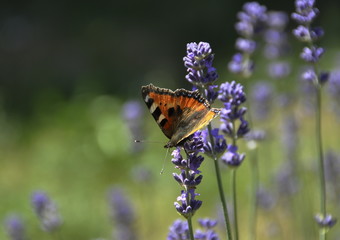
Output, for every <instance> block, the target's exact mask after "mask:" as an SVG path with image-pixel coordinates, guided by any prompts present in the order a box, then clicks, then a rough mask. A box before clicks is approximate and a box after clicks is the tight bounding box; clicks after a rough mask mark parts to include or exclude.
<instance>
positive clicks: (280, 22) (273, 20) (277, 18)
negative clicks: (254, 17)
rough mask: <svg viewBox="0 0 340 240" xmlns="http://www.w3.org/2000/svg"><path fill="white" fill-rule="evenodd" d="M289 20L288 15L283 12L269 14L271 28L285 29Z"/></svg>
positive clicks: (269, 12) (268, 21)
mask: <svg viewBox="0 0 340 240" xmlns="http://www.w3.org/2000/svg"><path fill="white" fill-rule="evenodd" d="M288 21H289V18H288V15H287V13H285V12H281V11H268V12H267V21H266V22H267V25H268V26H269V27H270V28H275V29H284V28H285V27H286V26H287V24H288Z"/></svg>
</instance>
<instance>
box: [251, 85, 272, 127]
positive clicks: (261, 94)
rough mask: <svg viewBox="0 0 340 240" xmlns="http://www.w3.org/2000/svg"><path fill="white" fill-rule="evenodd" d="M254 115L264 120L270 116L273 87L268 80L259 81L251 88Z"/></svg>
mask: <svg viewBox="0 0 340 240" xmlns="http://www.w3.org/2000/svg"><path fill="white" fill-rule="evenodd" d="M251 99H252V104H253V108H252V110H253V116H254V117H255V118H257V119H260V120H264V119H266V118H268V115H269V113H270V110H271V107H272V104H271V103H272V102H273V87H272V85H271V84H269V83H267V82H257V83H256V84H255V85H254V86H253V87H252V90H251Z"/></svg>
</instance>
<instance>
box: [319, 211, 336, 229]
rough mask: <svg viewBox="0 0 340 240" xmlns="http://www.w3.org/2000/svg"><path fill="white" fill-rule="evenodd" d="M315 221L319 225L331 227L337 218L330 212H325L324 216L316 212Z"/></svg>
mask: <svg viewBox="0 0 340 240" xmlns="http://www.w3.org/2000/svg"><path fill="white" fill-rule="evenodd" d="M315 221H316V222H317V223H318V224H319V226H320V227H323V228H331V227H333V226H334V225H335V224H336V222H337V219H336V218H334V217H333V216H332V215H330V214H327V215H326V216H322V215H321V214H317V215H316V216H315Z"/></svg>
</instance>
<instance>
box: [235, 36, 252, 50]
mask: <svg viewBox="0 0 340 240" xmlns="http://www.w3.org/2000/svg"><path fill="white" fill-rule="evenodd" d="M255 48H256V42H255V41H253V40H249V39H245V38H238V39H237V40H236V49H237V50H239V51H241V52H244V53H249V54H252V53H253V52H254V51H255Z"/></svg>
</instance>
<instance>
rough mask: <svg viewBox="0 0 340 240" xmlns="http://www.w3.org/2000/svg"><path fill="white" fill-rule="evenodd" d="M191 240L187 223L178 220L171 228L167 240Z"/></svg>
mask: <svg viewBox="0 0 340 240" xmlns="http://www.w3.org/2000/svg"><path fill="white" fill-rule="evenodd" d="M184 239H189V228H188V223H187V222H186V221H182V220H180V219H177V220H176V221H174V223H173V224H172V225H171V226H170V228H169V233H168V237H167V240H184Z"/></svg>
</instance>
